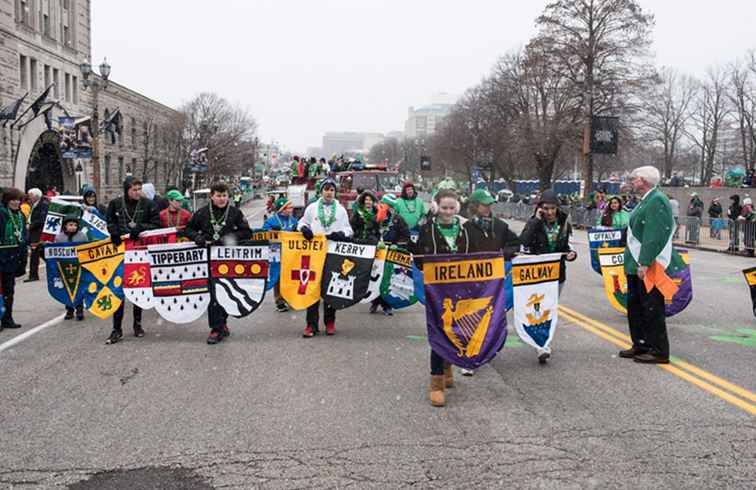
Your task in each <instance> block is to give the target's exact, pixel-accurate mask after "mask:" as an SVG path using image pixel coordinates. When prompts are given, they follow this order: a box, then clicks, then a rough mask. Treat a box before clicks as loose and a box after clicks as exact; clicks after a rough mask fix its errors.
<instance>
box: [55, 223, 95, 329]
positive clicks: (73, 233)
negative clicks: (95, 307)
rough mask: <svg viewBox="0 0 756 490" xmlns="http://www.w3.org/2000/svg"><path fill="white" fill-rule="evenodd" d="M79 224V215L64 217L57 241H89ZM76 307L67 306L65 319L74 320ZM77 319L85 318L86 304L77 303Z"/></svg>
mask: <svg viewBox="0 0 756 490" xmlns="http://www.w3.org/2000/svg"><path fill="white" fill-rule="evenodd" d="M79 228H80V226H79V216H78V215H76V214H69V215H68V216H66V217H65V218H64V219H63V226H62V228H61V230H60V233H58V235H57V236H56V237H55V243H84V242H86V241H88V239H87V235H85V234H84V232H82V231H81V230H80V229H79ZM73 317H74V308H71V307H69V306H66V316H65V317H64V319H65V320H73ZM76 320H77V321H82V320H84V304H83V303H79V304H78V305H76Z"/></svg>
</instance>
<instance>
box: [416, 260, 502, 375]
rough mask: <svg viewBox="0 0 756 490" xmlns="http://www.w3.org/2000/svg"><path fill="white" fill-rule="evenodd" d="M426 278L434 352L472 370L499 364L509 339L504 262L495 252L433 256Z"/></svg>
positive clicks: (425, 262) (427, 263)
mask: <svg viewBox="0 0 756 490" xmlns="http://www.w3.org/2000/svg"><path fill="white" fill-rule="evenodd" d="M423 277H424V280H425V318H426V323H427V327H428V342H430V346H431V349H433V351H434V352H436V353H437V354H438V355H440V356H441V357H443V358H444V360H446V361H448V362H450V363H452V364H455V365H457V366H460V367H462V368H466V369H477V368H479V367H480V366H482V365H484V364H485V363H487V362H488V361H490V360H491V359H493V358H494V356H496V353H497V352H498V351H499V349H501V346H502V345H504V342H505V341H506V338H507V310H506V307H505V304H504V303H505V297H504V257H502V256H501V255H500V254H498V253H495V252H494V253H478V254H467V255H443V256H429V257H425V259H424V260H423Z"/></svg>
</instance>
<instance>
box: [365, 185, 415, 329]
mask: <svg viewBox="0 0 756 490" xmlns="http://www.w3.org/2000/svg"><path fill="white" fill-rule="evenodd" d="M396 204H397V198H396V196H395V195H393V194H384V195H383V198H381V203H380V204H379V205H378V212H377V213H376V216H377V219H378V224H379V227H380V241H379V242H378V247H379V248H380V247H384V248H385V247H386V244H387V243H388V244H390V245H389V246H390V247H394V248H396V247H405V248H406V247H407V244H408V243H409V241H410V230H409V228H408V227H407V223H406V222H405V221H404V218H402V216H401V215H400V214H399V212H397V211H396ZM379 306H380V307H381V308H383V314H384V315H386V316H391V315H393V314H394V309H393V308H392V307H391V305H389V304H388V302H386V300H385V299H383V297H382V296H380V295H379V296H378V297H377V298H375V299H374V300H373V301H371V302H370V313H376V312H377V311H378V307H379Z"/></svg>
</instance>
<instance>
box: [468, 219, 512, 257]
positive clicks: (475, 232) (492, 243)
mask: <svg viewBox="0 0 756 490" xmlns="http://www.w3.org/2000/svg"><path fill="white" fill-rule="evenodd" d="M491 220H492V228H493V229H490V228H488V229H486V228H487V227H486V226H484V224H483V222H482V221H481V220H479V219H476V218H473V219H471V220H468V221H467V222H466V223H465V224H464V228H465V229H466V230H467V236H468V237H469V238H470V252H498V251H502V252H504V258H505V259H506V260H510V259H511V258H512V257H513V256H514V254H516V253H517V252H519V251H520V238H519V237H518V236H517V234H516V233H515V232H513V231H512V230H510V229H509V226H508V225H507V224H506V223H505V222H504V221H503V220H501V219H499V218H496V217H493V218H491Z"/></svg>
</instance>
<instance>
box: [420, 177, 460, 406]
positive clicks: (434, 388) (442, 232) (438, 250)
mask: <svg viewBox="0 0 756 490" xmlns="http://www.w3.org/2000/svg"><path fill="white" fill-rule="evenodd" d="M434 202H435V203H436V206H437V208H438V212H437V214H436V216H435V217H433V218H432V219H430V220H429V221H427V222H426V223H425V224H424V225H423V226H421V227H420V230H419V235H418V240H417V244H415V245H414V246H413V247H412V248H413V253H414V254H415V256H416V257H415V262H416V264H417V265H418V267H420V268H421V269H422V256H424V255H438V254H452V253H469V252H470V238H469V235H468V232H467V229H466V228H465V226H464V225H465V224H466V223H465V222H464V221H463V219H462V218H461V217H460V216H458V214H459V209H460V203H459V200H458V198H457V193H456V192H455V191H453V190H451V189H441V190H439V191H438V192H437V193H436V196H435V198H434ZM430 375H431V379H430V403H431V405H433V406H434V407H443V406H444V405H446V395H445V394H444V389H445V388H451V387H452V386H454V376H453V374H452V367H451V364H450V363H448V362H445V361H444V359H443V358H442V357H441V356H440V355H438V354H437V353H436V352H435V351H433V349H431V352H430Z"/></svg>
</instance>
